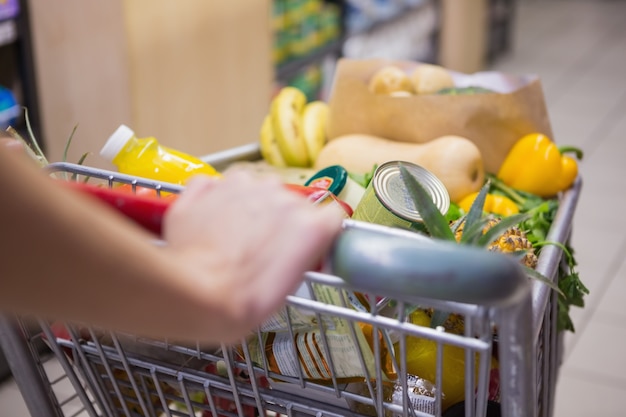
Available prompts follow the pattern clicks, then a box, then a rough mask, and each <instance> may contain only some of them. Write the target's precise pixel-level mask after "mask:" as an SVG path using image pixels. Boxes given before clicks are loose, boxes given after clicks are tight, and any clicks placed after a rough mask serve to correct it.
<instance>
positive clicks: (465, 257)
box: [0, 145, 581, 417]
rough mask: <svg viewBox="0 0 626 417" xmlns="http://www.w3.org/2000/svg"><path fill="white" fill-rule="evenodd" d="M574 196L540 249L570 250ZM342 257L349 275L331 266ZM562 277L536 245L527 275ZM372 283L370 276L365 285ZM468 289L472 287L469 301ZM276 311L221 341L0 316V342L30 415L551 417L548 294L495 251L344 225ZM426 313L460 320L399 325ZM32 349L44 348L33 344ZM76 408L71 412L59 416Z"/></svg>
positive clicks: (553, 310)
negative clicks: (422, 366)
mask: <svg viewBox="0 0 626 417" xmlns="http://www.w3.org/2000/svg"><path fill="white" fill-rule="evenodd" d="M259 157H260V156H259V150H258V147H257V146H256V145H249V146H243V147H240V148H235V149H231V150H228V151H225V152H221V153H217V154H213V155H210V156H207V157H205V158H204V159H205V160H206V161H207V162H209V163H211V164H212V165H214V166H215V167H216V168H218V169H224V168H225V167H226V166H228V165H229V164H231V163H233V162H235V161H244V160H250V161H254V160H257V159H258V158H259ZM48 169H49V170H50V172H51V173H52V172H54V173H55V175H57V176H64V175H65V176H67V177H68V178H69V177H72V178H73V180H75V181H83V180H84V179H85V178H87V177H89V179H90V182H92V183H93V182H101V183H104V184H106V185H108V186H110V187H112V186H114V185H115V184H116V183H125V184H131V185H132V187H147V188H153V189H156V190H158V192H178V191H180V187H177V186H173V185H171V184H163V183H159V182H155V181H152V180H147V179H143V178H136V177H131V176H127V175H123V174H119V173H115V172H109V171H104V170H99V169H94V168H89V167H84V166H79V165H73V164H65V163H60V164H52V165H51V166H50V167H49V168H48ZM580 189H581V180H580V179H578V180H577V182H576V183H575V185H574V187H573V188H572V189H570V190H569V191H567V192H566V193H565V194H564V195H563V196H562V199H561V202H560V208H559V211H558V213H557V215H556V218H555V220H554V222H553V225H552V228H551V230H550V233H549V235H548V237H547V238H548V240H551V241H556V242H561V243H565V242H567V240H568V239H569V236H570V234H571V224H572V219H573V215H574V210H575V206H576V203H577V200H578V196H579V193H580ZM155 243H159V242H158V241H155ZM355 256H360V257H361V259H362V262H360V263H359V265H356V266H355V265H352V266H351V267H345V265H344V264H342V263H341V262H339V260H341V259H344V257H350V258H354V257H355ZM406 256H412V257H413V259H414V261H415V262H414V263H413V264H412V265H411V267H410V268H406V267H400V266H399V263H397V262H394V257H403V258H406ZM396 259H398V258H396ZM402 265H404V264H403V263H402ZM562 266H563V261H562V253H561V250H560V249H559V248H558V247H556V246H554V247H552V246H549V247H545V248H543V249H542V251H541V255H540V256H539V262H538V265H537V270H538V271H539V272H541V273H542V274H544V275H545V276H547V277H551V278H552V279H556V276H557V273H558V270H559V268H560V267H562ZM364 271H366V272H364ZM372 276H377V277H379V279H377V280H374V281H372V280H370V279H368V278H367V277H370V278H371V277H372ZM434 278H437V279H445V280H447V282H448V285H447V288H446V289H445V290H444V291H442V290H441V285H439V284H437V283H436V282H435V281H433V279H434ZM468 281H469V282H474V283H476V285H474V286H473V287H472V288H473V290H472V291H467V288H468V285H467V282H468ZM286 304H287V305H286V306H285V308H284V309H283V310H281V311H280V312H278V313H277V314H276V315H275V316H274V317H272V319H271V320H268V321H267V322H266V323H265V324H264V325H263V326H262V327H261V328H260V329H259V330H258V331H256V332H255V333H254V334H251V335H250V337H249V338H246V339H245V340H242V341H241V343H239V344H235V345H232V346H226V345H220V346H204V345H202V344H200V343H196V344H194V345H189V344H182V343H177V342H176V341H172V340H154V339H148V338H143V337H138V336H135V335H129V334H122V333H114V332H109V331H104V330H102V329H97V328H92V327H89V326H84V325H81V324H76V323H56V322H52V323H51V322H49V321H45V320H42V319H37V318H30V317H5V318H3V319H2V322H0V333H1V338H0V342H1V344H2V348H3V349H4V352H5V354H6V356H7V358H8V361H9V363H10V367H11V369H12V372H13V375H14V378H15V380H16V382H17V384H18V386H19V388H20V391H21V392H22V395H23V397H24V399H25V401H26V404H27V406H28V409H29V411H30V413H31V415H32V416H34V417H52V416H54V417H61V416H66V417H67V416H70V415H71V416H74V415H88V416H94V417H95V416H124V415H126V416H135V415H143V416H168V417H170V416H202V417H204V416H241V417H248V416H283V415H284V416H439V415H442V414H443V415H444V416H459V415H461V416H462V415H465V416H468V417H469V416H485V415H488V416H495V415H503V416H505V417H527V416H550V415H551V414H552V409H553V399H554V391H555V385H556V380H557V371H558V368H559V364H560V349H561V347H560V346H561V338H560V334H559V333H558V332H557V329H556V314H557V296H556V293H555V292H554V291H552V290H551V289H549V288H548V287H547V286H546V285H544V284H541V283H539V282H537V281H530V280H529V279H528V278H527V277H526V276H525V275H524V274H523V272H522V270H521V268H519V266H518V265H517V264H516V263H515V262H514V261H513V260H512V259H509V258H508V257H505V256H504V255H499V254H493V253H489V252H487V251H484V250H477V249H476V250H474V249H471V248H466V247H460V246H457V245H454V246H449V244H444V243H436V242H434V241H432V240H430V239H427V238H425V237H423V236H421V235H419V234H416V233H412V232H408V231H402V230H399V229H393V228H388V227H385V226H378V225H373V224H367V223H361V222H356V221H351V220H346V221H345V222H344V230H343V232H342V233H341V234H340V236H339V238H338V239H337V242H336V243H335V246H334V249H333V250H332V253H331V255H330V257H329V259H328V260H327V262H326V265H325V267H324V269H323V272H309V273H307V274H306V276H305V280H304V283H303V284H302V286H301V287H300V289H299V290H298V292H297V293H296V294H294V295H292V296H289V297H288V298H287V303H286ZM432 310H436V311H440V312H447V313H450V314H451V315H452V317H455V318H456V319H457V320H459V322H461V323H462V324H463V332H462V334H458V333H454V332H448V331H446V330H445V328H444V327H442V326H438V327H436V328H430V327H428V326H422V325H419V324H416V323H413V320H412V319H411V318H412V317H413V315H414V312H415V311H420V312H427V311H432ZM198 319H199V320H202V318H201V317H199V318H198ZM42 342H43V343H42ZM44 343H45V345H46V346H48V347H49V348H48V349H41V346H42V344H44ZM415 343H423V344H424V345H422V346H426V348H424V349H423V351H424V352H426V353H425V354H426V355H427V356H428V355H429V356H428V357H430V358H432V361H431V362H432V363H431V364H430V367H428V366H427V367H426V368H428V373H429V375H428V378H426V377H425V376H424V375H414V374H411V373H410V372H409V367H410V366H409V365H410V364H411V363H413V361H415V359H416V358H415V357H413V356H412V355H414V350H413V349H415ZM450 351H454V352H457V354H456V356H455V359H454V360H456V363H457V367H456V368H450V366H451V362H452V361H453V359H451V356H449V355H448V353H449V352H450ZM459 352H460V353H459ZM459 355H460V356H459ZM459 358H460V362H459ZM51 359H53V360H55V361H58V363H59V364H60V366H61V367H62V370H63V372H62V375H60V376H59V377H55V378H52V377H51V376H50V375H49V372H47V371H46V363H47V362H48V361H50V360H51ZM459 363H460V365H459ZM494 364H495V365H494ZM450 369H454V370H455V372H456V374H451V373H450ZM459 374H464V378H463V377H462V376H461V379H460V380H461V383H462V386H461V388H460V393H461V395H462V397H463V400H461V401H458V402H457V404H455V405H452V406H450V404H446V402H448V403H449V401H450V400H452V398H451V397H452V396H451V395H450V394H451V390H450V389H449V388H448V387H449V386H448V385H447V381H448V379H447V378H451V377H458V375H459ZM457 379H458V378H457ZM68 381H69V383H71V386H72V387H73V394H72V395H71V396H69V397H68V398H62V397H61V396H60V394H59V390H58V389H57V386H58V385H59V384H62V383H65V384H66V385H67V382H68ZM457 389H458V387H457ZM446 391H448V392H446ZM77 402H78V403H79V404H80V407H75V406H72V407H69V406H68V404H74V405H75V404H76V403H77ZM444 404H446V406H449V407H448V408H447V410H444ZM444 411H445V412H444Z"/></svg>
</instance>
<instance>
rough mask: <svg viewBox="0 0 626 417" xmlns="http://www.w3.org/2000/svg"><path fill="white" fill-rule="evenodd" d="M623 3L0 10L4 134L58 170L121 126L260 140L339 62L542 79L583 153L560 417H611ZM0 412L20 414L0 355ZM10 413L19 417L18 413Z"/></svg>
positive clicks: (313, 93) (563, 137)
mask: <svg viewBox="0 0 626 417" xmlns="http://www.w3.org/2000/svg"><path fill="white" fill-rule="evenodd" d="M624 17H626V1H624V0H346V1H341V0H237V1H232V0H231V1H212V2H168V1H155V0H127V1H107V2H84V1H81V0H63V1H61V2H45V1H32V0H4V1H0V127H1V128H2V129H3V130H4V129H5V128H6V127H7V126H8V125H12V126H15V127H16V128H17V129H18V130H20V131H22V132H26V126H27V123H26V118H25V114H24V112H23V110H22V106H23V107H26V108H27V109H28V116H29V122H30V126H31V127H32V130H33V132H34V134H35V136H36V137H37V138H38V139H39V141H40V143H41V145H42V146H43V148H44V149H45V151H46V152H47V153H48V155H49V158H50V159H51V160H60V159H61V156H62V154H63V148H64V146H65V144H66V141H67V139H68V137H69V135H70V133H71V132H72V129H73V128H74V127H75V126H78V128H77V132H76V136H75V138H74V143H73V146H72V149H71V150H70V153H69V155H68V159H69V160H78V158H79V157H80V156H81V155H82V154H84V153H86V152H92V153H93V154H92V155H90V156H89V157H88V158H89V163H90V164H91V165H94V166H99V165H103V164H104V162H103V161H101V160H99V159H98V158H99V157H98V155H97V151H98V150H99V149H100V147H101V145H102V143H103V142H104V140H105V139H106V138H107V137H108V136H109V135H110V134H111V133H112V132H113V130H114V129H115V128H116V127H117V126H119V124H121V123H126V124H128V125H130V126H133V127H134V129H135V131H137V132H138V133H140V134H141V135H146V136H147V135H154V136H156V137H159V138H161V140H163V141H167V142H169V143H170V144H172V145H173V146H174V145H175V146H176V147H177V148H179V149H181V150H185V151H187V152H189V153H194V154H198V155H204V154H207V153H210V152H214V151H218V150H222V149H226V148H230V147H233V146H236V145H242V144H247V143H251V142H254V141H256V140H257V136H258V130H259V126H260V125H261V121H262V119H263V117H264V115H265V114H266V111H267V106H268V103H269V101H270V99H271V97H272V95H273V94H274V93H275V92H276V91H277V90H278V89H279V88H280V87H281V86H284V85H294V86H297V87H299V88H300V89H302V90H303V91H305V92H306V94H307V95H308V96H309V98H314V97H315V98H322V99H325V98H327V97H328V94H329V92H330V89H331V87H332V75H333V71H334V66H335V63H336V60H337V59H338V58H340V57H349V58H373V57H377V58H389V59H405V60H414V61H423V62H432V63H438V64H440V65H443V66H445V67H448V68H450V69H453V70H456V71H460V72H468V73H471V72H475V71H481V70H490V69H493V70H499V71H504V72H510V73H514V74H536V75H538V76H539V77H540V78H541V80H542V85H543V88H544V92H545V95H546V101H547V105H548V110H549V113H550V117H551V121H552V125H553V129H554V133H555V140H556V141H557V142H565V143H568V144H572V145H577V146H580V147H582V148H583V150H584V151H585V153H586V155H585V159H584V160H583V162H582V164H581V170H582V175H583V178H584V183H585V185H584V189H583V197H582V199H581V201H580V203H579V209H578V210H577V215H576V221H575V224H574V235H573V243H574V247H575V248H577V252H578V259H579V264H580V265H579V270H580V275H581V278H582V280H583V281H584V282H585V283H586V284H587V285H588V287H589V289H590V290H591V294H590V296H589V298H588V302H587V306H586V307H585V309H577V310H576V311H574V319H575V325H576V328H577V331H576V333H574V334H568V335H567V336H566V338H565V341H566V344H565V354H564V357H563V358H564V363H563V366H562V369H561V374H560V380H559V383H558V384H557V396H556V410H555V416H557V417H566V416H567V417H576V416H588V415H603V416H622V415H624V412H623V405H621V404H622V403H621V396H622V395H623V393H625V392H626V359H625V358H626V356H625V355H623V352H622V350H623V349H622V347H623V346H624V344H626V326H624V323H625V322H626V320H624V319H626V310H625V308H624V307H623V305H624V303H623V300H622V297H623V294H626V263H625V262H624V259H626V256H625V255H626V240H625V236H626V226H624V224H623V222H621V221H620V220H619V215H620V212H621V210H620V207H623V205H624V204H625V203H626V189H625V186H624V182H623V178H625V177H626V164H624V163H623V160H624V158H625V157H626V142H625V141H624V137H626V117H625V115H626V83H625V82H624V75H625V74H626V25H625V24H624ZM0 376H1V377H2V379H3V383H1V384H0V410H3V411H7V410H13V411H11V412H9V414H4V412H3V411H0V414H1V415H7V416H8V415H11V416H18V417H19V416H25V415H26V414H24V413H25V408H24V407H23V404H20V398H19V396H17V395H16V394H17V392H18V391H17V389H16V387H15V386H14V384H12V381H11V378H10V373H9V372H8V368H7V366H6V363H5V362H4V361H3V360H2V357H1V352H0ZM20 413H22V414H20Z"/></svg>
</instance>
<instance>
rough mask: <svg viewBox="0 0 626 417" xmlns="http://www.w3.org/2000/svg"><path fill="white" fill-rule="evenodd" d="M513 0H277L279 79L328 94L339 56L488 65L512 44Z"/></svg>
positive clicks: (459, 66)
mask: <svg viewBox="0 0 626 417" xmlns="http://www.w3.org/2000/svg"><path fill="white" fill-rule="evenodd" d="M514 4H515V0H467V1H465V2H455V1H451V0H345V1H331V0H326V1H324V0H273V15H272V30H273V31H274V46H273V61H274V64H275V66H276V78H277V82H278V84H279V86H278V87H279V88H280V87H282V86H285V85H291V86H295V87H298V88H300V89H301V90H303V91H305V93H306V94H307V97H309V99H313V98H314V97H317V98H319V97H320V96H322V97H323V95H324V90H325V89H328V88H329V87H330V86H329V82H328V79H329V78H331V76H332V73H333V71H334V70H335V67H334V65H332V61H336V60H337V59H338V58H340V57H345V58H352V59H371V58H381V59H391V60H396V59H399V60H411V61H420V62H427V63H437V64H444V65H445V66H446V67H448V68H450V69H454V70H457V71H460V72H475V71H479V70H482V69H484V67H485V66H486V64H487V63H490V62H493V61H494V60H496V59H497V58H498V57H499V56H501V55H502V54H504V53H507V52H508V51H509V50H510V48H511V43H512V42H511V32H512V24H513V18H514ZM329 60H330V61H331V63H330V64H329V62H328V61H329ZM324 61H326V62H324Z"/></svg>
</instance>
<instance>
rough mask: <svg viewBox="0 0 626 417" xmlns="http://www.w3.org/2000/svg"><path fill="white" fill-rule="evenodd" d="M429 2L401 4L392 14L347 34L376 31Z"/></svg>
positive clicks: (353, 34) (354, 34)
mask: <svg viewBox="0 0 626 417" xmlns="http://www.w3.org/2000/svg"><path fill="white" fill-rule="evenodd" d="M429 4H430V3H429V2H427V1H421V2H419V3H415V4H405V5H403V6H401V7H400V8H399V9H398V10H397V11H396V12H395V13H394V14H392V15H390V16H388V17H384V18H381V19H377V20H375V21H372V22H371V23H370V24H368V25H367V26H366V27H364V28H359V29H357V30H354V31H351V32H349V33H348V36H356V35H361V34H365V33H373V32H376V31H377V30H378V29H380V28H382V27H385V26H389V25H393V24H394V23H395V22H397V21H398V20H400V19H401V18H402V17H404V16H405V15H406V14H407V13H410V12H412V11H415V10H418V9H420V8H421V7H424V6H427V5H429Z"/></svg>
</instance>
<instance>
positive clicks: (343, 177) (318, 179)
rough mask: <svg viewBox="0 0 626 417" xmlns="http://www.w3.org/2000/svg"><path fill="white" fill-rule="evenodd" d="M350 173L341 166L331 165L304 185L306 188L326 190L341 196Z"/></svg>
mask: <svg viewBox="0 0 626 417" xmlns="http://www.w3.org/2000/svg"><path fill="white" fill-rule="evenodd" d="M347 180H348V171H346V169H345V168H344V167H342V166H341V165H331V166H329V167H326V168H324V169H322V170H320V171H318V172H316V173H315V174H314V175H313V176H312V177H311V178H309V179H308V180H307V182H305V183H304V185H306V186H310V187H318V188H325V189H327V190H328V191H330V192H331V193H333V194H335V195H339V193H341V191H342V190H343V188H344V187H345V186H346V181H347Z"/></svg>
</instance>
